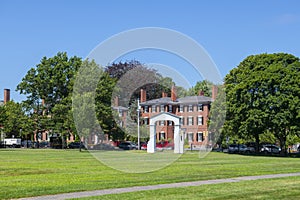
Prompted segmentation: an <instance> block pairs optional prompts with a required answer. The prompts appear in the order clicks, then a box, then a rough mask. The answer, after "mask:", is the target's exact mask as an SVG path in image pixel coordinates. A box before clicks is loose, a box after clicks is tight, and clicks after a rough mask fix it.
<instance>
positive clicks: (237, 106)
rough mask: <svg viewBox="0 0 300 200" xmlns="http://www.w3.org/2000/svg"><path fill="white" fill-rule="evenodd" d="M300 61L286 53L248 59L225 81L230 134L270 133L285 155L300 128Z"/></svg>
mask: <svg viewBox="0 0 300 200" xmlns="http://www.w3.org/2000/svg"><path fill="white" fill-rule="evenodd" d="M299 70H300V63H299V58H297V57H295V56H293V55H290V54H284V53H278V54H260V55H254V56H249V57H247V58H246V59H245V60H244V61H242V62H241V63H240V64H239V66H238V67H237V68H234V69H233V70H231V71H230V73H229V74H228V75H227V76H226V77H225V85H226V101H227V107H228V110H227V115H226V118H227V120H226V123H225V124H226V126H225V127H226V131H227V132H231V133H232V134H234V135H239V136H240V137H248V138H252V137H253V138H255V140H256V143H257V150H258V145H259V142H260V140H259V136H260V134H262V133H264V132H266V131H270V132H272V133H273V134H274V135H275V137H276V138H277V139H278V140H279V142H280V146H281V147H282V149H283V152H285V149H286V144H285V143H286V139H287V136H288V135H290V134H295V133H296V132H298V127H300V120H299V119H300V104H299V102H300V101H299V98H300V89H299V81H300V73H299Z"/></svg>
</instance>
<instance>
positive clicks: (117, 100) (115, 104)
mask: <svg viewBox="0 0 300 200" xmlns="http://www.w3.org/2000/svg"><path fill="white" fill-rule="evenodd" d="M114 106H116V107H118V106H119V97H118V96H116V97H115V100H114Z"/></svg>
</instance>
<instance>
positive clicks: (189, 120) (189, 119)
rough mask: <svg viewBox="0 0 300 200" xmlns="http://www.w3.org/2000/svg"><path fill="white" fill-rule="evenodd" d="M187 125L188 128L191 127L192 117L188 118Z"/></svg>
mask: <svg viewBox="0 0 300 200" xmlns="http://www.w3.org/2000/svg"><path fill="white" fill-rule="evenodd" d="M188 125H189V126H192V125H193V117H188Z"/></svg>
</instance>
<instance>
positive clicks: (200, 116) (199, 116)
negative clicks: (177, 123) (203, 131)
mask: <svg viewBox="0 0 300 200" xmlns="http://www.w3.org/2000/svg"><path fill="white" fill-rule="evenodd" d="M199 118H202V123H201V124H199ZM203 121H204V118H203V116H202V115H198V117H197V125H199V126H202V125H203Z"/></svg>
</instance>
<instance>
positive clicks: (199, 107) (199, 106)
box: [198, 103, 203, 111]
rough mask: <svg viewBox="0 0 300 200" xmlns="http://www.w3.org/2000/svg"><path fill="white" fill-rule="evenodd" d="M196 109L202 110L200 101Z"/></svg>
mask: <svg viewBox="0 0 300 200" xmlns="http://www.w3.org/2000/svg"><path fill="white" fill-rule="evenodd" d="M198 111H203V105H202V104H201V103H199V104H198Z"/></svg>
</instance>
